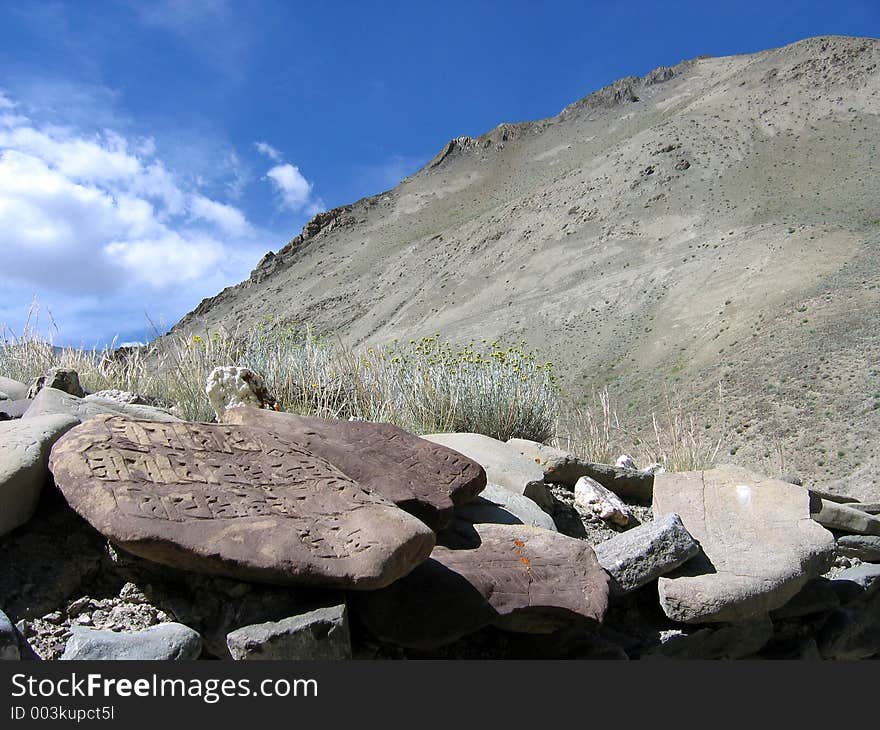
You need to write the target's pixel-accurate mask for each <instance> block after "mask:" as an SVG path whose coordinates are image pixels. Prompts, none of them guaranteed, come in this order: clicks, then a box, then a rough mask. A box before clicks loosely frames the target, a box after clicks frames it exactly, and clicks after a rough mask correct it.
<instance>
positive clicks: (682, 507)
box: [654, 466, 834, 623]
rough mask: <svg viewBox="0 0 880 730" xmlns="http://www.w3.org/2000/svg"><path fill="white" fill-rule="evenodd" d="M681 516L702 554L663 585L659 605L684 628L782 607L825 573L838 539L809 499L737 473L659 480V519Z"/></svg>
mask: <svg viewBox="0 0 880 730" xmlns="http://www.w3.org/2000/svg"><path fill="white" fill-rule="evenodd" d="M667 512H676V513H678V514H679V515H680V516H681V520H682V522H683V523H684V526H685V527H686V528H687V531H688V532H689V533H690V534H691V535H692V536H693V537H694V538H695V539H696V540H697V541H698V542H699V543H700V546H701V548H702V552H701V553H700V554H699V555H697V556H696V557H694V558H693V559H691V560H689V561H688V562H687V563H685V565H683V566H682V567H681V568H679V569H677V570H676V571H675V572H673V573H671V574H669V575H667V576H663V577H661V578H660V579H659V584H658V591H659V594H660V604H661V606H662V607H663V610H664V612H665V613H666V615H667V616H668V617H669V618H671V619H673V620H674V621H680V622H682V623H703V622H738V621H742V620H745V619H748V618H751V617H753V616H757V615H761V614H765V613H768V612H770V611H772V610H774V609H777V608H779V607H781V606H783V605H785V604H786V603H787V602H788V601H789V600H790V599H791V598H792V597H793V596H794V595H795V594H797V592H798V591H799V590H800V589H801V588H802V587H803V586H804V584H805V583H806V582H807V581H808V580H809V579H810V578H813V577H817V576H819V575H821V574H822V573H824V572H825V570H827V568H828V567H829V565H830V562H831V559H832V557H833V551H834V538H833V536H832V535H831V533H830V532H828V531H827V530H825V529H824V528H823V527H822V526H821V525H819V524H818V523H817V522H814V521H813V520H812V519H811V518H810V496H809V494H808V493H807V491H806V490H804V489H802V488H801V487H796V486H794V485H792V484H787V483H786V482H782V481H779V480H777V479H771V478H768V477H763V476H760V475H758V474H755V473H753V472H750V471H747V470H746V469H742V468H740V467H735V466H722V467H718V468H716V469H711V470H709V471H703V472H683V473H670V474H658V475H657V477H656V480H655V483H654V513H655V514H664V513H667Z"/></svg>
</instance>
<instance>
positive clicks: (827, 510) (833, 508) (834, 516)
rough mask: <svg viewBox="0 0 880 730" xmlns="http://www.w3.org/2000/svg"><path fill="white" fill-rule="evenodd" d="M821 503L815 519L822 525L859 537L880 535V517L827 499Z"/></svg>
mask: <svg viewBox="0 0 880 730" xmlns="http://www.w3.org/2000/svg"><path fill="white" fill-rule="evenodd" d="M819 503H820V504H819V509H818V511H816V512H815V513H814V514H813V519H814V520H816V522H818V523H819V524H820V525H823V526H824V527H828V528H830V529H832V530H839V531H841V532H854V533H856V534H858V535H880V517H877V516H876V515H869V514H868V513H867V512H863V511H861V510H858V509H853V508H852V507H848V506H847V505H845V504H839V503H837V502H829V501H828V500H826V499H820V500H819Z"/></svg>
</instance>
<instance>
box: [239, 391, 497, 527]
mask: <svg viewBox="0 0 880 730" xmlns="http://www.w3.org/2000/svg"><path fill="white" fill-rule="evenodd" d="M223 422H224V423H230V424H240V425H243V426H253V427H259V428H265V429H268V430H270V431H272V432H273V433H275V434H276V435H278V436H280V437H281V438H283V439H284V440H285V441H288V442H290V443H293V444H296V445H297V446H298V447H300V448H302V449H305V450H307V451H310V452H312V453H314V454H316V455H317V456H320V457H321V458H323V459H326V460H327V461H329V462H330V463H331V464H333V465H334V466H335V467H336V468H337V469H339V470H340V471H342V472H343V473H344V474H346V475H348V476H349V477H350V478H351V479H354V480H355V481H356V482H358V483H359V484H360V485H361V486H362V487H364V488H365V489H368V490H371V491H375V492H377V493H378V494H381V495H382V496H383V497H385V498H386V499H389V500H391V501H392V502H394V503H395V504H396V505H397V506H398V507H400V508H401V509H403V510H405V511H407V512H409V513H410V514H412V515H415V516H416V517H418V518H419V519H420V520H422V521H423V522H424V523H425V524H426V525H428V526H429V527H431V528H432V529H435V530H437V529H442V528H443V527H446V526H447V525H449V523H450V522H451V520H452V511H453V508H454V507H455V506H456V505H461V504H465V503H467V502H469V501H470V500H472V499H473V498H474V497H475V496H476V495H477V494H478V493H479V492H480V491H481V490H482V489H483V487H485V486H486V473H485V472H484V471H483V469H482V468H481V467H480V465H479V464H478V463H476V462H475V461H472V460H471V459H468V458H466V457H464V456H462V455H461V454H459V453H457V452H455V451H453V450H452V449H449V448H446V447H445V446H438V445H437V444H433V443H431V442H429V441H425V440H424V439H421V438H419V437H418V436H414V435H413V434H411V433H409V432H407V431H404V430H403V429H402V428H398V427H397V426H393V425H392V424H390V423H372V422H370V421H342V420H336V419H323V418H313V417H308V416H296V415H294V414H292V413H278V412H276V411H267V410H260V409H257V408H230V409H229V410H227V411H226V413H225V415H224V417H223Z"/></svg>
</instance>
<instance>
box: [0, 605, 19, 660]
mask: <svg viewBox="0 0 880 730" xmlns="http://www.w3.org/2000/svg"><path fill="white" fill-rule="evenodd" d="M20 658H21V651H20V650H19V646H18V631H16V629H15V626H13V625H12V621H10V620H9V617H8V616H7V615H6V614H5V613H3V611H0V660H10V659H11V660H15V659H20Z"/></svg>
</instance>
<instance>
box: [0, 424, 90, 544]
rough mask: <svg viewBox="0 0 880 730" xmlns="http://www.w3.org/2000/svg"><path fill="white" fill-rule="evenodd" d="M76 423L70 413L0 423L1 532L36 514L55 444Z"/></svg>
mask: <svg viewBox="0 0 880 730" xmlns="http://www.w3.org/2000/svg"><path fill="white" fill-rule="evenodd" d="M75 425H76V419H74V418H71V417H70V416H42V417H41V418H34V419H31V420H29V421H22V420H20V419H18V420H15V421H4V422H2V423H0V535H3V534H5V533H7V532H9V531H10V530H13V529H15V528H16V527H18V526H19V525H23V524H24V523H25V522H27V521H28V520H29V519H30V518H31V516H32V515H33V514H34V510H35V509H36V508H37V502H38V501H39V499H40V492H41V491H42V490H43V484H44V483H45V482H46V479H47V478H48V477H49V470H48V464H49V452H50V450H51V448H52V444H54V443H55V442H56V441H57V440H58V439H59V438H61V436H62V435H63V434H64V433H65V432H66V431H68V430H69V429H71V428H73V427H74V426H75Z"/></svg>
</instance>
